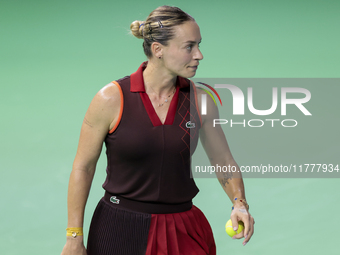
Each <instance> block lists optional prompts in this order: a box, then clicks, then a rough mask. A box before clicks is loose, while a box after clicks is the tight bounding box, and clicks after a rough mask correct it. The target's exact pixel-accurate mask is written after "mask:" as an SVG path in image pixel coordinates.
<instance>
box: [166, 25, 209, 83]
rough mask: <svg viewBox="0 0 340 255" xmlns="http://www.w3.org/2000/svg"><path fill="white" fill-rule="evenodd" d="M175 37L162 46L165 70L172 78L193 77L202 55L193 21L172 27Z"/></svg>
mask: <svg viewBox="0 0 340 255" xmlns="http://www.w3.org/2000/svg"><path fill="white" fill-rule="evenodd" d="M174 30H175V31H174V32H175V36H174V38H173V39H171V40H169V41H168V45H167V46H163V51H162V58H163V63H164V66H165V68H166V69H167V70H168V71H169V72H170V74H172V75H174V76H177V75H179V76H181V77H184V78H190V77H193V76H194V75H195V74H196V70H197V66H198V63H199V61H200V60H202V59H203V55H202V53H201V51H200V50H199V44H200V42H201V40H202V37H201V33H200V29H199V27H198V25H197V23H196V22H195V21H187V22H185V23H183V24H182V25H179V26H176V27H174Z"/></svg>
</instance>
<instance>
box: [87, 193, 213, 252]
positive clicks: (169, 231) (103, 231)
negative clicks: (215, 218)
mask: <svg viewBox="0 0 340 255" xmlns="http://www.w3.org/2000/svg"><path fill="white" fill-rule="evenodd" d="M87 254H88V255H116V254H117V255H207V254H209V255H216V246H215V241H214V237H213V233H212V230H211V227H210V224H209V222H208V221H207V219H206V217H205V216H204V214H203V213H202V212H201V210H199V209H198V208H197V207H196V206H194V205H193V206H192V207H191V209H190V210H188V211H185V212H179V213H167V214H149V213H142V212H134V211H131V210H127V209H125V208H119V205H117V204H113V203H110V202H109V201H107V200H105V199H104V198H103V199H102V200H100V202H99V204H98V206H97V208H96V210H95V212H94V215H93V218H92V222H91V226H90V231H89V236H88V242H87Z"/></svg>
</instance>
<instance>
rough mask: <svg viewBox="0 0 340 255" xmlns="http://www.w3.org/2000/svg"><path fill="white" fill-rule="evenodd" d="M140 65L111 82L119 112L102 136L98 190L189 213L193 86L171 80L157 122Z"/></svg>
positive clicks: (195, 121) (195, 127) (195, 120)
mask: <svg viewBox="0 0 340 255" xmlns="http://www.w3.org/2000/svg"><path fill="white" fill-rule="evenodd" d="M146 65H147V62H144V63H143V64H142V65H141V66H140V67H139V69H138V70H137V71H136V72H135V73H133V74H131V75H130V76H126V77H124V78H122V79H120V80H117V82H118V84H119V85H120V87H121V91H122V96H123V111H122V114H121V119H120V122H119V124H118V126H117V127H116V128H115V130H114V131H113V132H112V133H109V134H108V135H107V136H106V138H105V144H106V148H107V150H106V154H107V161H108V162H107V163H108V165H107V178H106V181H105V183H104V184H103V188H104V189H105V190H106V191H107V193H109V194H110V195H114V196H116V197H117V199H123V200H124V201H129V202H133V201H136V202H138V203H139V205H140V204H141V203H142V205H143V204H145V205H146V206H148V205H150V204H153V205H157V204H164V205H166V204H169V205H176V204H178V205H180V204H183V205H186V206H185V207H188V208H189V209H190V208H191V205H192V202H191V200H192V199H193V197H194V196H195V195H196V194H197V193H198V188H197V186H196V184H195V182H194V180H193V179H192V178H191V176H190V172H191V155H192V153H193V152H194V150H195V148H196V146H197V142H198V132H199V128H200V127H201V120H200V116H199V113H198V111H197V103H196V98H195V94H196V93H194V92H193V91H194V89H195V88H194V87H193V86H194V85H193V83H190V81H189V80H188V79H185V78H182V77H178V78H177V82H176V92H175V94H174V96H173V99H172V100H171V102H170V107H169V110H168V114H167V117H166V121H165V123H164V124H162V123H161V121H160V120H159V118H158V116H157V114H156V112H155V110H154V108H153V106H152V103H151V101H150V100H149V97H148V95H147V94H146V93H145V88H144V81H143V70H144V69H145V67H146ZM190 91H191V93H190ZM140 202H141V203H140ZM130 204H131V203H130ZM132 204H133V203H132ZM189 205H190V206H189ZM142 211H144V210H142ZM180 211H181V209H180ZM156 213H157V212H156Z"/></svg>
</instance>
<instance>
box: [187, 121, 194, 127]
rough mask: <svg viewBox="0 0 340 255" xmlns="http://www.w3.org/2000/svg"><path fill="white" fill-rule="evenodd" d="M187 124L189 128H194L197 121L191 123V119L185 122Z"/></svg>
mask: <svg viewBox="0 0 340 255" xmlns="http://www.w3.org/2000/svg"><path fill="white" fill-rule="evenodd" d="M185 126H186V127H187V128H194V127H195V123H191V121H188V122H187V123H186V124H185Z"/></svg>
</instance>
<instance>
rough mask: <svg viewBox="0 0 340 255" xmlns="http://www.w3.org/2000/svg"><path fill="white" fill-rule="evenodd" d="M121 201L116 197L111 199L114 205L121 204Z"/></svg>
mask: <svg viewBox="0 0 340 255" xmlns="http://www.w3.org/2000/svg"><path fill="white" fill-rule="evenodd" d="M119 201H120V200H119V199H117V198H116V196H112V197H110V202H112V203H114V204H119Z"/></svg>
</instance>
